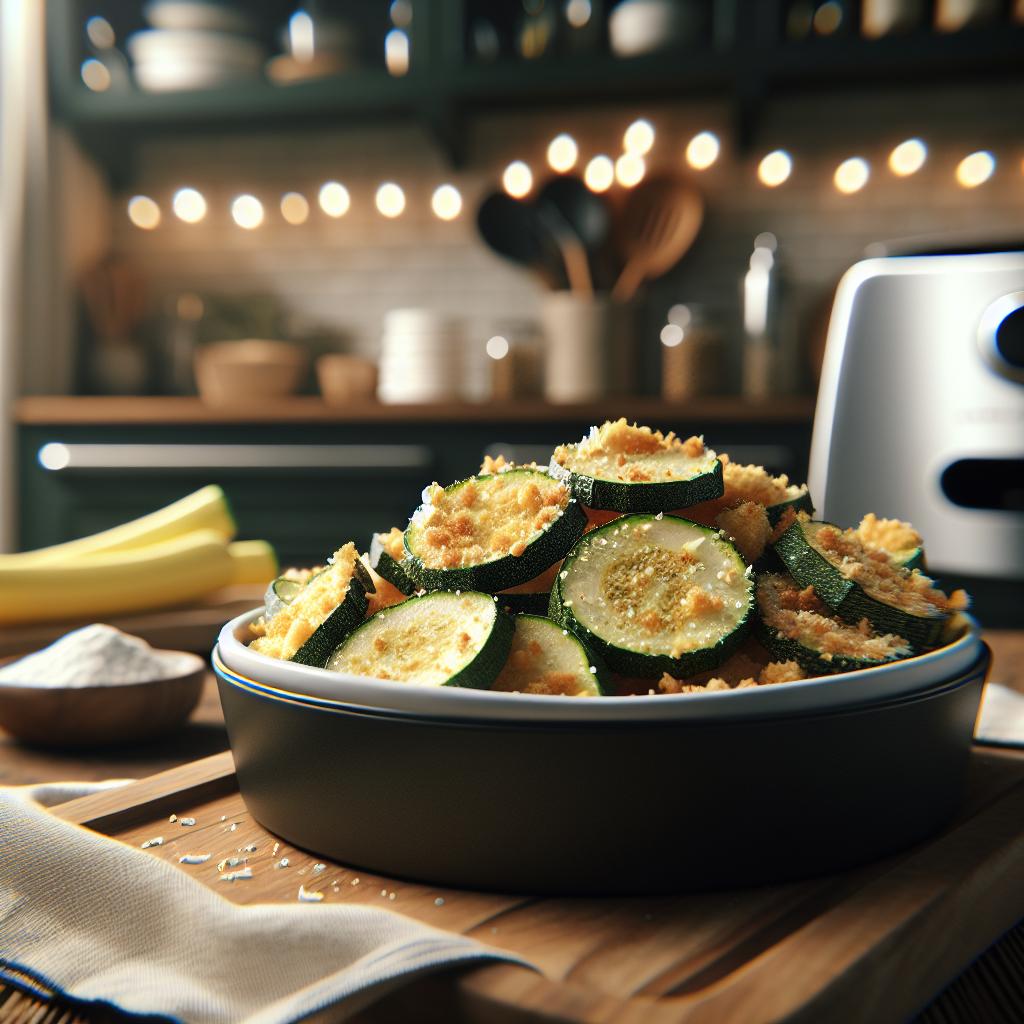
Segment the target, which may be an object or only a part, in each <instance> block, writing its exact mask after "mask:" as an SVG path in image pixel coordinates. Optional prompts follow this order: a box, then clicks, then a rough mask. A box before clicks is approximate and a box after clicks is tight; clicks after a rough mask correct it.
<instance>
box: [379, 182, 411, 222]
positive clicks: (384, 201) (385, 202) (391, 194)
mask: <svg viewBox="0 0 1024 1024" xmlns="http://www.w3.org/2000/svg"><path fill="white" fill-rule="evenodd" d="M375 201H376V203H377V209H378V211H379V212H380V213H381V214H383V215H384V216H385V217H387V218H388V219H389V220H393V219H394V218H395V217H398V216H400V215H401V213H402V211H403V210H404V209H405V193H404V192H403V191H402V190H401V188H400V187H399V186H398V185H396V184H395V183H394V182H393V181H386V182H384V184H383V185H381V187H380V188H379V189H377V195H376V199H375Z"/></svg>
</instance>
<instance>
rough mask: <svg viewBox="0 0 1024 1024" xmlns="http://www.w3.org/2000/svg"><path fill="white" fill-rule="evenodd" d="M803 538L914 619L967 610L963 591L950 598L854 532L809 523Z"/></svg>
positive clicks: (871, 592)
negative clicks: (872, 547) (873, 547)
mask: <svg viewBox="0 0 1024 1024" xmlns="http://www.w3.org/2000/svg"><path fill="white" fill-rule="evenodd" d="M803 519H804V517H801V522H803ZM804 535H805V536H806V537H807V541H808V543H809V544H810V545H811V547H812V548H814V550H815V551H817V552H818V553H819V554H820V555H821V556H822V557H824V558H825V559H827V561H828V563H829V564H830V565H832V566H834V567H835V568H836V569H838V570H839V572H841V573H842V574H843V575H844V576H845V577H846V578H847V579H849V580H853V581H854V582H855V583H858V584H859V585H860V586H861V587H863V588H864V591H865V593H867V594H868V595H869V596H870V597H873V598H875V599H876V600H878V601H882V602H884V603H885V604H889V605H892V606H893V607H894V608H899V609H900V610H901V611H905V612H908V613H909V614H911V615H933V616H939V615H949V614H950V613H951V612H954V611H961V610H962V609H964V608H966V607H967V595H966V594H965V593H964V592H963V591H962V590H957V591H954V592H953V594H951V595H949V596H947V595H946V594H945V593H943V592H942V591H941V590H939V588H938V587H936V586H935V583H934V581H933V580H932V579H930V578H929V577H928V576H925V575H923V574H922V573H921V572H920V571H919V570H917V569H913V570H909V569H904V568H903V567H902V566H900V565H897V564H895V563H894V562H893V561H892V560H891V559H890V557H889V555H888V553H887V552H885V551H881V550H878V549H874V550H872V549H871V548H867V547H865V546H864V544H863V542H862V541H861V540H860V538H859V537H858V535H857V532H856V531H855V530H840V529H839V527H838V526H833V525H832V524H831V523H818V522H809V521H808V522H805V523H804Z"/></svg>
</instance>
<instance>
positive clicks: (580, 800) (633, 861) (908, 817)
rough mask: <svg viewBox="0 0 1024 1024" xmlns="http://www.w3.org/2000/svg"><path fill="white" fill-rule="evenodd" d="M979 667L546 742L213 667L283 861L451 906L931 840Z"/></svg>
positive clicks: (539, 733)
mask: <svg viewBox="0 0 1024 1024" xmlns="http://www.w3.org/2000/svg"><path fill="white" fill-rule="evenodd" d="M977 647H978V652H979V656H978V657H977V658H975V659H974V660H973V663H972V664H971V665H970V666H969V667H967V668H966V670H960V671H957V672H956V673H954V674H951V675H946V676H945V677H941V678H936V679H933V680H932V681H930V682H928V683H927V684H925V685H924V686H922V687H919V688H917V689H915V690H914V691H913V692H911V693H908V694H904V695H901V696H897V697H893V698H889V699H875V700H869V701H866V702H862V703H860V704H855V705H847V706H838V707H830V708H827V709H825V710H822V709H815V710H802V711H801V710H789V711H785V712H778V713H774V714H772V713H764V712H763V711H761V712H758V713H751V712H750V711H747V712H746V713H744V712H742V711H741V710H740V709H741V708H742V707H743V706H744V705H743V704H742V703H741V702H737V703H736V704H735V707H736V709H737V711H736V713H735V714H730V713H729V712H728V710H726V711H725V712H724V713H723V710H722V709H723V707H725V708H726V709H727V708H728V705H723V703H722V702H721V701H719V702H707V703H705V705H704V706H705V707H706V708H712V707H714V708H715V710H714V712H708V713H704V714H702V713H700V711H699V707H700V704H699V699H698V702H697V703H696V704H690V705H681V704H665V705H664V707H665V708H666V712H669V711H670V709H671V708H673V707H676V706H680V707H686V708H687V714H686V717H673V716H672V715H671V714H670V713H667V714H666V716H665V717H664V718H661V719H659V718H650V717H648V718H647V719H641V720H629V719H627V718H621V719H615V718H609V717H595V716H592V715H588V706H593V705H594V703H595V702H594V701H578V704H579V712H578V714H577V717H575V718H573V719H564V720H552V721H538V720H536V719H530V718H529V717H527V716H525V715H524V717H523V718H522V719H519V720H517V719H516V718H515V717H511V716H509V715H507V714H506V715H503V716H502V717H487V716H481V717H477V718H471V717H467V716H461V717H441V716H437V715H428V714H417V713H414V712H410V711H396V710H393V709H386V708H379V707H369V706H366V705H360V704H354V703H345V702H343V701H341V700H330V699H327V698H325V697H322V696H313V695H310V694H305V695H303V694H298V693H290V692H287V691H284V690H281V689H279V688H275V687H274V686H273V685H268V684H267V683H266V682H261V681H259V680H257V679H255V678H252V677H250V676H245V675H240V674H239V673H238V672H237V671H233V670H232V669H230V668H227V667H226V666H225V664H224V661H223V660H222V659H221V657H220V656H219V651H218V650H215V651H214V660H213V664H214V669H215V671H216V673H217V678H218V684H219V687H220V696H221V703H222V704H223V707H224V716H225V719H226V721H227V726H228V732H229V735H230V739H231V748H232V751H233V753H234V758H235V764H236V766H237V770H238V780H239V786H240V788H241V792H242V796H243V797H244V799H245V802H246V805H247V806H248V808H249V810H250V811H251V812H252V814H253V816H254V817H255V818H256V819H257V820H258V821H259V822H260V823H261V824H262V825H264V826H265V827H266V828H268V829H269V830H270V831H271V832H274V833H275V834H277V835H279V836H281V837H282V838H283V839H285V840H287V841H288V842H290V843H292V844H294V845H297V846H300V847H303V848H305V849H307V850H309V851H311V852H315V853H317V854H319V855H322V856H326V857H330V858H332V859H334V860H337V861H340V862H341V863H343V864H345V865H348V866H351V867H354V868H359V869H361V870H365V871H373V872H379V873H381V874H385V875H389V876H394V877H400V878H408V879H414V880H417V881H421V882H426V883H431V884H436V885H444V886H460V887H466V888H474V889H489V890H498V891H505V892H523V893H538V894H540V893H543V894H565V895H572V894H600V895H613V894H617V895H624V894H639V893H668V892H673V891H683V890H697V889H710V888H723V887H734V886H745V885H755V884H761V883H768V882H779V881H784V880H789V879H796V878H802V877H806V876H810V875H817V874H823V873H828V872H832V871H837V870H840V869H843V868H848V867H851V866H853V865H856V864H859V863H862V862H865V861H868V860H871V859H873V858H877V857H880V856H883V855H885V854H890V853H893V852H895V851H898V850H900V849H902V848H904V847H907V846H909V845H911V844H913V843H916V842H918V841H920V840H922V839H924V838H926V837H927V836H929V835H931V834H932V833H934V832H935V831H936V830H937V829H939V828H940V827H941V826H942V825H943V824H944V823H945V822H947V821H948V820H949V819H950V817H951V816H952V815H953V814H954V813H955V811H956V809H957V807H958V806H959V804H960V801H961V798H962V795H963V790H964V783H965V775H966V768H967V760H968V753H969V750H970V746H971V739H972V735H973V731H974V722H975V718H976V716H977V712H978V705H979V702H980V697H981V688H982V684H983V682H984V678H985V674H986V672H987V670H988V665H989V660H990V655H989V652H988V649H987V647H985V646H984V645H983V644H981V643H980V642H979V643H978V645H977ZM311 671H316V670H311ZM788 685H792V684H779V686H780V687H781V686H788ZM826 685H827V684H826ZM493 696H497V695H493ZM722 696H723V697H728V696H730V695H729V694H723V695H722ZM543 699H554V698H543ZM567 699H568V698H567ZM652 699H655V700H656V698H652ZM691 699H692V698H688V697H687V696H685V695H683V696H682V697H681V698H680V700H682V701H687V700H691ZM616 700H618V699H617V698H608V699H607V701H601V703H602V704H605V703H609V702H614V701H616Z"/></svg>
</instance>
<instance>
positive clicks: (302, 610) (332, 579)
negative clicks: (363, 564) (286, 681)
mask: <svg viewBox="0 0 1024 1024" xmlns="http://www.w3.org/2000/svg"><path fill="white" fill-rule="evenodd" d="M358 557H359V553H358V552H357V551H356V546H355V544H352V543H351V542H350V543H348V544H346V545H345V546H344V547H341V548H339V549H338V550H337V551H336V552H335V553H334V557H333V558H331V559H330V564H329V565H328V566H327V568H326V569H325V570H324V571H323V572H322V573H320V575H319V576H316V577H314V578H313V579H311V580H310V582H309V583H307V584H306V585H305V586H304V587H303V588H302V589H301V590H300V591H299V592H298V594H296V595H295V599H294V600H293V601H292V602H291V604H286V605H284V606H283V607H282V609H281V610H280V611H279V612H278V613H277V614H276V615H275V616H274V617H273V618H272V619H269V620H268V621H267V622H266V623H265V625H264V635H263V636H261V637H257V638H256V639H255V640H253V642H252V644H251V645H250V646H251V648H252V650H254V651H258V652H259V653H260V654H265V655H267V656H268V657H271V658H280V659H282V660H285V661H287V660H288V659H289V658H291V657H292V656H293V655H294V654H295V652H296V651H297V650H298V649H299V648H300V647H301V646H302V645H303V644H304V643H305V642H306V641H307V640H308V639H309V638H310V637H311V636H312V635H313V633H314V632H315V631H316V629H317V627H319V626H320V625H321V624H322V623H323V622H324V620H325V619H326V618H327V617H328V616H329V615H330V614H331V612H333V611H334V609H335V608H337V607H338V605H340V604H341V603H342V602H343V601H344V600H345V598H346V597H347V596H348V590H349V584H350V583H351V582H352V574H353V573H354V572H355V564H356V559H358Z"/></svg>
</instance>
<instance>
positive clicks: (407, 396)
mask: <svg viewBox="0 0 1024 1024" xmlns="http://www.w3.org/2000/svg"><path fill="white" fill-rule="evenodd" d="M464 350H465V345H464V339H463V332H462V326H461V324H459V323H458V321H456V320H453V319H452V318H450V317H446V316H445V315H444V314H442V313H437V312H435V311H434V310H430V309H393V310H391V312H390V313H387V314H386V315H385V317H384V333H383V335H382V336H381V342H380V377H379V383H378V385H377V397H378V398H379V399H380V400H381V401H382V402H390V403H394V404H399V403H402V402H441V401H446V400H450V399H454V398H459V397H460V395H461V392H462V380H463V376H464V366H463V360H464Z"/></svg>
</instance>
